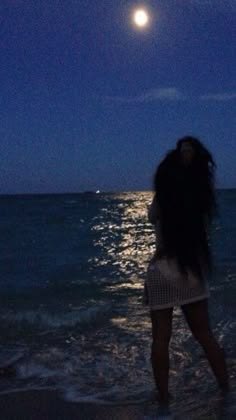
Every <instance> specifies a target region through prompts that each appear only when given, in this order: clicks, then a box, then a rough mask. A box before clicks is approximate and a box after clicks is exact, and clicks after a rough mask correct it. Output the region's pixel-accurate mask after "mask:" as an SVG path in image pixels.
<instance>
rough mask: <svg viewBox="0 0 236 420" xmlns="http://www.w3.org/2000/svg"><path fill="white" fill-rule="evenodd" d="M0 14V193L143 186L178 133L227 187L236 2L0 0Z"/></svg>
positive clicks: (235, 119)
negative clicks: (140, 18) (138, 21)
mask: <svg viewBox="0 0 236 420" xmlns="http://www.w3.org/2000/svg"><path fill="white" fill-rule="evenodd" d="M140 6H142V7H144V8H145V9H146V10H147V11H148V13H149V16H150V23H149V24H148V25H147V27H146V28H143V29H140V28H137V27H135V25H134V23H133V21H132V13H133V11H134V10H135V9H137V7H140ZM0 14H1V22H0V46H1V54H0V80H1V102H0V111H1V124H0V132H1V139H0V159H1V166H0V174H1V184H0V185H1V188H0V193H2V194H3V193H12V194H14V193H43V192H45V193H56V192H81V191H86V190H97V189H99V190H101V191H134V190H137V191H143V190H151V189H152V176H153V173H154V171H155V168H156V165H157V164H158V163H159V162H160V159H161V158H162V157H163V156H164V155H165V153H166V152H167V151H168V149H170V148H172V147H174V146H175V142H176V140H177V139H178V138H179V137H182V136H184V135H186V134H192V135H194V136H196V137H199V138H200V139H201V140H202V141H203V143H204V144H205V145H206V146H207V147H209V149H210V151H211V152H212V153H213V157H214V158H215V160H216V163H217V166H218V172H217V185H218V186H219V187H223V188H233V187H236V0H225V1H224V0H153V1H151V0H147V1H145V0H144V1H143V2H141V3H140V2H136V1H127V0H126V1H125V0H99V1H98V0H10V1H9V0H1V2H0Z"/></svg>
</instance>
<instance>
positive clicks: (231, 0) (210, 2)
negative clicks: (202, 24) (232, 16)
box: [189, 0, 236, 13]
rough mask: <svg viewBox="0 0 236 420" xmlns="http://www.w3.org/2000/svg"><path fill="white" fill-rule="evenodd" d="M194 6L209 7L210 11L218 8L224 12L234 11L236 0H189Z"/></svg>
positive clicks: (235, 10)
mask: <svg viewBox="0 0 236 420" xmlns="http://www.w3.org/2000/svg"><path fill="white" fill-rule="evenodd" d="M189 1H190V3H192V4H193V5H195V6H203V7H208V8H209V7H210V9H212V11H216V10H217V9H220V10H221V11H222V10H224V11H225V12H228V13H231V12H236V0H189Z"/></svg>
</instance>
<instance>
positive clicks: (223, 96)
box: [200, 93, 236, 102]
mask: <svg viewBox="0 0 236 420" xmlns="http://www.w3.org/2000/svg"><path fill="white" fill-rule="evenodd" d="M200 99H201V100H202V101H219V102H226V101H232V100H233V99H236V93H210V94H207V95H201V96H200Z"/></svg>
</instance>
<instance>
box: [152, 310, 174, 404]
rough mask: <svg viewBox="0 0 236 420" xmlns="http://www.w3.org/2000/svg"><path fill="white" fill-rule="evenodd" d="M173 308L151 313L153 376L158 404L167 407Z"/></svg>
mask: <svg viewBox="0 0 236 420" xmlns="http://www.w3.org/2000/svg"><path fill="white" fill-rule="evenodd" d="M172 314H173V308H170V309H162V310H155V311H151V321H152V339H153V341H152V351H151V361H152V369H153V375H154V379H155V383H156V386H157V389H158V391H159V402H160V404H161V405H162V406H168V404H169V393H168V379H169V342H170V338H171V330H172Z"/></svg>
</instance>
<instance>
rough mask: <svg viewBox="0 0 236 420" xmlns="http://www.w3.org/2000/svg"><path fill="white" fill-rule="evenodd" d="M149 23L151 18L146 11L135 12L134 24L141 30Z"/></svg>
mask: <svg viewBox="0 0 236 420" xmlns="http://www.w3.org/2000/svg"><path fill="white" fill-rule="evenodd" d="M148 21H149V16H148V14H147V12H146V11H145V10H143V9H139V10H136V11H135V12H134V22H135V24H136V25H137V26H139V27H140V28H141V27H144V26H146V25H147V23H148Z"/></svg>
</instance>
